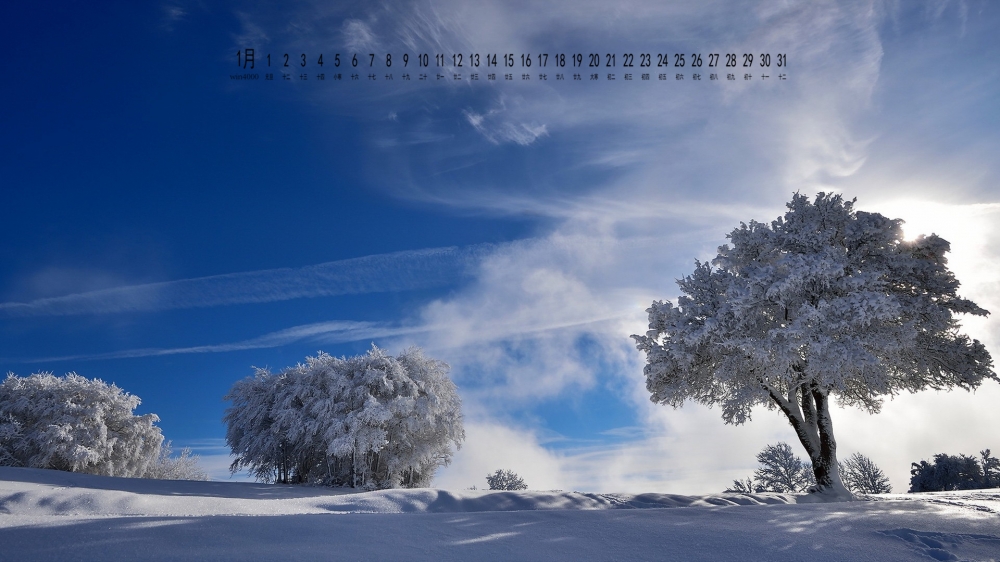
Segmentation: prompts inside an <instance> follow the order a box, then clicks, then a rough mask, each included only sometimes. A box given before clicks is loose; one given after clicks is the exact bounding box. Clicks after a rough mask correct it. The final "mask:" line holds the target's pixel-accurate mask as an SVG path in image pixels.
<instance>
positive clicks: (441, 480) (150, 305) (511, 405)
mask: <svg viewBox="0 0 1000 562" xmlns="http://www.w3.org/2000/svg"><path fill="white" fill-rule="evenodd" d="M9 12H10V13H9V14H8V16H7V17H5V18H4V21H3V23H0V26H3V28H4V29H3V34H2V38H0V42H2V46H3V51H4V52H5V53H8V54H9V62H8V67H7V72H6V75H7V78H6V79H5V87H4V88H3V89H2V90H0V102H2V103H3V106H4V107H5V108H6V110H5V112H4V117H3V121H2V123H3V126H2V129H0V144H2V146H0V163H2V170H3V180H2V181H0V192H2V196H3V203H4V204H3V209H4V210H5V213H4V226H5V235H4V237H3V242H2V243H0V263H3V264H4V266H3V268H0V368H3V369H4V370H7V371H12V372H15V373H17V374H21V375H26V374H29V373H32V372H36V371H52V372H55V373H57V374H61V373H64V372H68V371H75V372H77V373H79V374H81V375H84V376H88V377H96V378H101V379H103V380H106V381H113V382H115V383H116V384H118V385H119V386H121V387H122V388H125V389H126V390H128V391H130V392H132V393H134V394H137V395H138V396H140V397H142V399H143V404H142V406H141V409H142V411H144V412H155V413H157V414H158V415H159V416H160V417H161V423H160V426H161V427H162V428H163V431H164V434H165V435H166V436H167V438H168V439H172V440H173V441H174V443H175V445H181V446H183V445H190V446H193V447H195V448H196V449H197V451H198V452H200V453H201V454H202V455H203V459H204V460H205V462H206V463H207V464H209V465H210V466H211V467H212V468H213V470H214V471H215V472H214V474H215V475H216V476H219V477H223V476H225V474H226V472H225V470H224V466H225V465H227V464H228V461H227V458H226V456H225V451H224V449H222V448H221V445H222V442H221V438H222V436H223V435H224V428H223V426H222V423H221V416H222V411H223V409H224V408H225V403H224V402H223V401H222V396H223V395H224V394H225V392H226V391H227V390H228V388H229V387H230V386H231V385H232V384H233V382H235V381H236V380H238V379H240V378H242V377H246V376H249V375H250V374H252V366H260V367H263V366H268V367H271V368H272V369H280V368H282V367H285V366H288V365H292V364H295V363H296V362H298V361H301V360H302V359H304V357H306V356H307V355H311V354H314V353H316V352H317V351H318V350H323V351H326V352H328V353H331V354H335V355H340V354H355V353H361V352H364V351H365V350H366V349H367V348H368V347H369V346H370V345H371V343H372V342H374V343H376V344H378V345H379V346H381V347H385V348H388V349H390V350H394V351H395V350H398V349H401V348H402V347H405V346H407V345H411V344H414V345H420V346H423V347H424V348H425V349H426V350H427V352H428V354H429V355H431V356H434V357H437V358H440V359H442V360H444V361H447V362H448V363H449V364H451V365H452V376H453V378H454V380H455V381H456V383H457V384H458V385H459V388H460V391H461V393H462V397H463V400H464V406H465V414H466V425H467V432H468V440H467V443H466V446H465V447H464V448H463V449H462V451H460V452H459V453H458V455H456V457H455V462H454V464H453V465H452V466H450V467H448V468H446V469H444V470H442V471H441V472H440V473H439V475H438V480H437V484H438V485H440V486H444V487H452V488H463V487H467V486H471V485H473V484H475V485H479V486H482V485H483V481H482V475H484V474H486V472H487V471H492V470H494V469H496V468H500V467H501V466H504V467H509V468H513V469H515V470H516V471H518V472H520V473H521V474H522V475H524V476H525V477H526V480H528V482H529V483H530V484H532V486H533V487H537V488H564V489H573V488H576V489H591V490H623V491H625V490H634V491H653V490H663V491H673V492H690V493H697V492H710V491H717V490H719V489H721V488H722V487H724V486H726V485H727V484H728V483H729V481H731V480H732V479H733V478H736V477H741V476H744V475H746V474H748V473H749V472H750V471H751V470H752V468H753V465H754V461H753V456H754V454H755V453H756V452H757V451H758V450H759V449H760V448H761V447H763V446H764V445H765V444H767V443H773V442H775V441H778V440H785V441H790V442H793V439H794V437H793V435H792V433H791V431H790V430H789V429H788V427H787V425H786V424H785V423H784V422H783V421H782V420H781V419H780V417H779V416H778V415H777V414H775V413H773V412H768V411H761V412H760V413H759V414H757V415H755V416H754V421H753V422H752V423H750V424H748V425H746V426H743V427H738V428H733V427H727V426H724V425H723V423H722V421H721V417H720V415H719V412H716V411H711V410H708V409H705V408H701V407H696V406H692V405H689V406H686V407H685V408H683V409H681V410H676V411H675V410H670V409H668V408H664V407H660V406H655V405H652V404H651V403H649V400H648V393H646V391H645V389H644V381H643V378H642V364H643V357H642V356H641V355H640V354H639V353H638V352H637V351H635V349H634V347H633V345H632V342H631V340H629V339H628V335H629V334H633V333H640V332H643V331H645V312H644V309H645V308H646V307H648V306H649V303H650V302H651V301H652V300H654V299H664V298H674V297H675V296H676V292H677V289H676V285H675V284H674V279H676V278H678V277H681V276H682V275H685V274H686V273H688V272H689V271H690V270H691V269H692V266H693V262H694V260H695V259H706V258H710V257H712V256H713V255H714V251H715V248H716V247H717V246H718V245H720V244H722V243H723V242H724V241H725V234H726V233H727V232H729V231H730V230H732V228H734V227H735V226H737V225H738V224H739V222H740V221H748V220H750V219H756V220H771V219H773V218H775V217H777V216H778V215H780V214H782V213H783V212H784V206H783V205H784V203H785V202H786V201H787V200H789V199H790V197H791V194H792V193H793V192H795V191H801V192H803V193H807V194H813V193H816V192H818V191H836V192H840V193H843V194H844V195H845V196H847V197H857V199H858V203H857V205H858V206H859V207H860V208H862V209H865V210H874V211H879V212H882V213H883V214H886V215H889V216H892V217H894V218H896V217H898V218H903V219H905V220H907V233H908V235H916V234H919V233H929V232H931V231H933V232H937V233H938V234H941V235H942V236H944V237H945V238H946V239H948V240H950V241H951V242H952V247H953V254H952V260H951V265H952V268H953V270H954V271H955V272H956V274H957V276H958V278H959V279H960V280H961V281H962V282H963V287H964V289H963V294H964V295H965V296H967V297H969V298H972V299H974V300H976V301H977V302H978V303H979V304H981V305H983V306H984V307H986V308H987V309H991V310H994V311H995V310H997V309H998V308H1000V298H998V297H997V296H996V295H997V294H1000V291H998V289H1000V286H998V279H1000V266H997V265H996V264H997V263H1000V262H998V260H997V258H998V257H1000V256H998V253H1000V252H998V250H997V249H996V248H997V247H1000V246H998V243H1000V232H998V231H997V228H996V225H997V224H998V218H1000V188H998V187H997V186H998V185H1000V184H998V180H1000V169H998V166H1000V164H997V161H998V160H997V158H996V157H995V156H996V154H998V153H1000V133H998V131H1000V105H998V104H997V100H998V99H1000V84H998V71H997V70H996V69H995V68H994V66H995V65H992V66H991V65H990V64H989V61H993V60H996V59H997V57H998V56H1000V40H998V39H997V38H996V36H995V35H996V34H995V30H996V29H997V27H998V24H1000V9H998V7H997V6H995V5H993V4H991V3H989V2H941V3H939V2H933V3H931V2H928V3H919V2H905V3H904V2H863V1H858V2H834V1H826V2H760V3H756V2H754V3H751V2H705V3H699V5H698V6H697V7H695V6H691V5H689V3H680V2H677V3H663V2H617V3H614V4H613V5H606V4H605V3H599V2H590V3H588V2H584V3H579V2H576V3H566V2H547V3H516V4H515V3H508V2H499V1H497V2H479V3H474V4H473V3H466V2H458V1H451V2H448V1H440V2H407V3H403V2H400V3H366V2H356V3H348V2H340V3H323V2H294V3H282V4H281V5H280V6H279V5H278V4H277V3H270V4H269V3H264V2H254V3H249V2H248V3H239V2H235V3H218V4H214V5H211V6H209V5H204V4H201V3H196V2H168V3H162V4H153V3H150V4H143V5H135V4H134V3H117V4H103V5H102V6H101V7H94V6H89V5H84V4H78V3H67V4H65V5H64V6H61V7H60V8H59V9H58V10H55V9H52V8H41V7H36V6H33V5H29V4H23V5H18V6H13V7H11V8H9ZM246 47H253V48H255V50H256V54H257V62H256V65H257V66H258V69H257V70H258V71H261V72H263V68H262V65H263V60H262V59H263V53H272V57H273V59H274V61H275V62H277V61H278V60H279V59H280V55H281V54H283V53H285V52H289V53H292V57H293V61H294V57H295V56H296V54H297V53H301V52H306V53H309V55H308V56H309V57H310V59H314V58H315V56H316V55H317V54H318V53H320V52H323V53H324V54H325V60H326V62H327V65H326V67H325V68H324V70H326V71H327V72H332V69H330V68H329V65H330V60H331V59H332V55H333V54H334V53H340V54H341V56H342V57H343V58H344V59H345V61H346V59H348V58H349V57H348V56H347V55H348V53H354V52H358V53H362V55H363V56H362V59H363V63H362V65H361V66H362V67H363V66H364V63H365V62H366V61H367V55H365V53H369V52H376V53H379V54H380V57H381V56H383V54H384V53H387V52H389V53H392V54H393V56H394V61H395V65H396V66H395V68H398V67H399V65H400V64H401V57H402V54H403V53H408V54H409V56H410V57H411V62H410V66H412V65H413V64H414V61H413V57H414V56H415V54H416V53H419V52H428V53H431V57H432V64H433V55H434V54H435V53H449V54H450V53H459V52H460V53H469V52H478V53H484V54H485V53H505V52H510V53H516V54H520V53H540V52H550V53H556V52H565V53H576V52H581V53H590V52H600V53H610V52H614V53H617V54H618V56H619V58H620V57H621V54H622V53H626V52H632V53H642V52H651V53H654V54H655V53H658V52H666V53H676V52H684V53H696V52H697V53H703V56H705V55H704V54H707V53H710V52H720V53H728V52H734V53H740V54H742V53H745V52H749V53H763V52H766V53H785V54H787V56H788V60H789V67H788V70H787V72H788V80H786V81H784V82H778V81H776V80H773V79H772V80H771V81H767V82H765V81H761V80H756V81H749V82H744V81H735V82H727V81H720V82H717V83H713V82H708V81H702V82H695V81H693V80H691V79H690V73H691V70H690V68H686V69H685V70H686V71H687V76H686V78H687V80H686V81H683V82H676V81H666V82H659V81H656V80H652V81H650V82H639V81H634V82H625V81H624V80H622V79H621V78H622V76H621V75H620V73H621V72H622V71H621V69H619V70H618V71H617V72H618V73H619V76H618V80H616V81H614V82H611V81H607V80H601V81H597V82H590V81H583V82H581V83H574V82H572V81H567V82H565V83H558V82H555V81H553V80H551V79H550V80H549V81H547V82H540V81H538V80H537V79H536V80H532V81H528V82H524V81H512V82H509V83H505V82H504V81H498V82H494V83H488V82H486V81H481V82H480V83H476V84H474V83H470V82H469V81H468V80H467V79H466V80H465V81H463V82H455V81H448V80H445V81H443V82H437V81H434V80H431V81H429V82H425V83H416V82H410V83H404V82H403V81H402V80H400V79H399V78H400V74H401V72H402V71H401V70H400V71H399V73H397V74H396V79H395V80H394V81H393V82H392V83H388V82H386V81H385V80H376V81H374V82H372V81H365V80H360V81H358V82H350V81H348V82H346V83H344V82H342V83H337V82H334V81H332V80H329V76H328V80H327V81H325V82H318V81H315V80H312V81H298V80H293V81H288V82H284V81H281V80H280V79H279V81H276V82H273V83H268V82H264V81H256V82H253V81H233V80H230V79H229V76H230V74H232V73H235V72H237V68H236V64H235V54H236V51H237V50H240V49H243V48H246ZM689 56H690V55H689ZM772 56H773V55H772ZM449 58H450V55H449ZM619 64H620V61H619ZM654 64H655V61H654ZM434 69H435V67H432V70H434ZM386 70H387V69H384V68H383V69H382V71H381V72H382V73H384V72H385V71H386ZM449 70H454V69H449ZM518 70H520V69H518ZM536 70H537V69H536ZM501 71H502V70H501ZM671 71H674V69H671ZM314 72H315V71H314ZM465 72H468V71H467V70H466V71H465ZM911 231H912V232H911ZM965 326H966V329H967V331H968V332H970V333H971V334H973V335H974V336H975V337H977V338H979V339H981V340H983V341H984V342H986V344H987V347H988V348H989V349H990V350H991V351H993V353H998V351H997V350H998V349H1000V345H998V344H1000V327H998V325H997V322H996V320H994V319H992V318H990V319H984V320H979V319H974V320H969V321H966V322H965ZM997 399H1000V391H998V388H997V385H995V384H993V383H989V384H987V385H984V387H983V388H981V389H980V390H979V391H978V392H977V393H976V394H974V395H970V394H966V393H957V392H956V393H933V392H931V393H923V394H920V395H916V396H901V397H897V398H896V399H895V400H893V401H892V402H889V403H888V404H887V405H886V407H885V409H884V411H883V412H882V413H881V414H879V415H877V416H869V415H867V414H864V413H862V412H857V411H852V410H838V411H837V412H836V416H837V417H836V418H835V423H837V424H838V425H837V432H838V439H839V442H840V444H841V451H842V454H849V453H850V452H853V451H862V452H864V453H865V454H867V455H868V456H870V457H872V458H873V459H874V460H875V461H876V462H877V463H878V464H880V465H882V466H883V468H885V469H886V471H887V472H888V473H889V474H890V476H891V477H892V479H893V484H894V485H895V486H896V487H897V489H899V488H903V487H905V485H906V478H907V475H908V468H909V463H910V462H912V461H916V460H919V459H920V458H929V457H930V456H931V455H933V454H934V453H938V452H949V453H952V454H956V453H959V452H964V453H972V452H976V451H978V450H980V449H982V448H986V447H993V448H994V449H997V448H1000V443H995V442H990V441H989V440H990V439H992V438H994V434H995V432H993V431H992V430H991V429H990V428H995V427H997V424H998V423H1000V414H998V413H997V412H996V409H995V408H992V407H991V406H990V404H991V402H992V403H995V401H996V400H997ZM927 412H933V413H934V414H933V415H930V416H929V415H927Z"/></svg>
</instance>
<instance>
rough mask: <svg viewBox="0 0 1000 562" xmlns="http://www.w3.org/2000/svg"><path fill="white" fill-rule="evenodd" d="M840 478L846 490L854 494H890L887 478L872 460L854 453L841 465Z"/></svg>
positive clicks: (890, 489) (890, 488) (890, 487)
mask: <svg viewBox="0 0 1000 562" xmlns="http://www.w3.org/2000/svg"><path fill="white" fill-rule="evenodd" d="M840 473H841V477H842V478H843V480H844V485H845V486H847V489H848V490H850V491H852V492H854V493H855V494H888V493H891V492H892V486H891V485H890V484H889V477H888V476H886V475H885V473H884V472H882V469H881V468H879V467H878V465H876V464H875V463H874V462H872V460H871V459H870V458H868V457H866V456H864V455H862V454H861V453H854V454H853V455H851V456H849V457H847V460H845V461H844V462H843V463H842V464H841V469H840Z"/></svg>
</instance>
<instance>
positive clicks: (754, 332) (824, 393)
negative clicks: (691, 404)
mask: <svg viewBox="0 0 1000 562" xmlns="http://www.w3.org/2000/svg"><path fill="white" fill-rule="evenodd" d="M787 206H788V212H787V213H786V214H785V215H784V217H783V218H780V217H779V218H778V219H776V220H775V221H773V222H771V223H770V224H764V223H758V222H755V221H751V222H750V223H749V224H741V225H740V227H739V228H737V229H735V230H733V231H732V233H730V234H729V235H728V238H729V240H730V244H726V245H723V246H721V247H720V248H719V253H718V255H717V256H716V257H715V259H714V260H713V261H712V263H711V264H708V263H700V262H696V265H695V270H694V272H693V273H692V274H691V275H689V276H687V277H685V278H683V279H681V280H679V281H678V285H679V286H680V290H681V295H680V296H679V297H678V299H677V304H676V306H675V305H673V304H671V303H670V302H662V301H656V302H654V303H653V305H652V306H651V307H650V308H649V309H648V310H647V312H648V313H649V331H648V332H647V333H646V334H645V335H636V336H632V337H633V338H634V339H635V340H636V343H637V347H638V348H639V349H640V350H641V351H643V352H645V353H646V360H647V364H646V367H645V369H644V372H645V375H646V388H647V389H648V390H649V391H650V393H651V400H653V401H654V402H656V403H660V404H669V405H671V406H673V407H680V406H681V405H683V403H684V402H685V401H686V400H688V399H691V400H694V401H696V402H700V403H702V404H706V405H709V406H713V405H719V406H721V407H722V417H723V420H724V421H725V422H726V423H731V424H742V423H744V422H746V421H747V420H749V419H750V413H751V409H752V408H753V407H754V406H758V405H764V406H766V407H768V408H771V409H773V408H777V409H779V410H781V412H782V413H783V414H784V415H785V416H786V418H787V419H788V421H789V423H790V424H791V425H792V428H793V429H794V431H795V434H796V436H797V437H798V439H799V441H800V442H801V443H802V445H803V447H804V448H805V450H806V452H807V453H808V455H809V459H810V461H811V463H812V469H813V473H814V475H815V478H816V481H817V483H818V485H817V487H816V491H817V492H823V493H827V494H830V495H833V496H836V497H843V498H848V497H850V493H849V492H848V491H847V489H846V488H845V487H844V484H843V482H842V480H841V477H840V473H839V469H838V466H837V464H838V463H837V443H836V440H835V438H834V432H833V421H832V418H831V414H830V401H831V399H832V398H834V397H835V398H837V399H838V400H839V401H840V403H842V404H846V405H851V406H857V407H861V408H864V409H866V410H868V411H869V412H873V413H874V412H877V411H878V410H879V408H880V406H881V403H882V400H883V397H884V396H892V395H894V394H896V393H899V392H902V391H910V392H916V391H919V390H923V389H925V388H934V389H944V388H951V387H959V388H963V389H967V390H969V389H974V388H977V387H978V386H979V385H980V384H981V383H982V381H983V379H993V380H998V378H997V375H996V374H995V373H994V372H993V370H992V359H991V357H990V354H989V353H988V352H987V350H986V348H985V347H984V346H983V344H981V343H980V342H979V341H977V340H971V339H970V338H968V337H967V336H965V335H963V334H961V333H960V332H959V324H958V322H957V320H956V319H955V315H956V314H959V313H966V314H975V315H985V314H987V311H986V310H984V309H982V308H980V307H979V306H978V305H976V304H975V303H974V302H972V301H970V300H967V299H964V298H961V297H959V296H958V295H957V292H956V291H957V289H958V286H959V283H958V281H957V280H956V279H955V277H954V275H952V273H951V272H950V271H949V270H948V267H947V260H946V258H945V254H946V253H947V252H948V250H949V244H948V242H947V241H945V240H943V239H942V238H940V237H938V236H936V235H934V234H932V235H930V236H920V237H918V238H917V239H916V240H904V239H903V233H902V229H901V224H902V221H901V220H898V219H888V218H886V217H884V216H882V215H880V214H878V213H867V212H862V211H855V210H854V208H853V202H852V201H844V200H843V199H842V198H841V197H840V196H839V195H829V194H824V193H820V194H819V195H817V196H816V199H815V201H814V202H810V201H809V199H808V198H807V197H805V196H803V195H800V194H795V195H794V197H793V198H792V201H791V202H789V203H788V205H787Z"/></svg>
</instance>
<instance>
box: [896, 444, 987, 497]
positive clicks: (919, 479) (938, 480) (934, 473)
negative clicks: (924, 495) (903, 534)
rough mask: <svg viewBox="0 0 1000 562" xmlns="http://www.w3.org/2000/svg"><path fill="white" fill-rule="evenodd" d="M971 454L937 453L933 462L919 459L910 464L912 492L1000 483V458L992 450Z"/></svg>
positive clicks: (964, 488)
mask: <svg viewBox="0 0 1000 562" xmlns="http://www.w3.org/2000/svg"><path fill="white" fill-rule="evenodd" d="M979 455H980V458H981V459H982V461H980V459H977V458H976V457H974V456H972V455H958V456H953V455H948V454H945V453H941V454H938V455H934V462H927V461H920V463H919V464H918V463H913V464H912V465H910V466H911V468H910V489H909V491H910V492H940V491H950V490H980V489H984V488H995V487H998V486H1000V460H998V459H997V458H996V457H993V456H991V455H990V450H989V449H986V450H984V451H980V452H979Z"/></svg>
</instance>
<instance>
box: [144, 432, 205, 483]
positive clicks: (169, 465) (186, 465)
mask: <svg viewBox="0 0 1000 562" xmlns="http://www.w3.org/2000/svg"><path fill="white" fill-rule="evenodd" d="M173 452H174V451H173V447H171V443H170V441H167V442H166V443H164V444H163V445H161V446H160V456H159V457H158V458H157V459H156V462H154V463H153V464H152V465H150V467H149V468H148V469H147V470H146V474H144V475H143V477H144V478H157V479H159V480H208V473H207V472H205V470H204V469H203V468H202V467H201V465H199V464H198V455H192V454H191V449H188V448H186V447H185V448H184V449H181V454H180V456H178V457H172V456H171V455H172V454H173Z"/></svg>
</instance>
